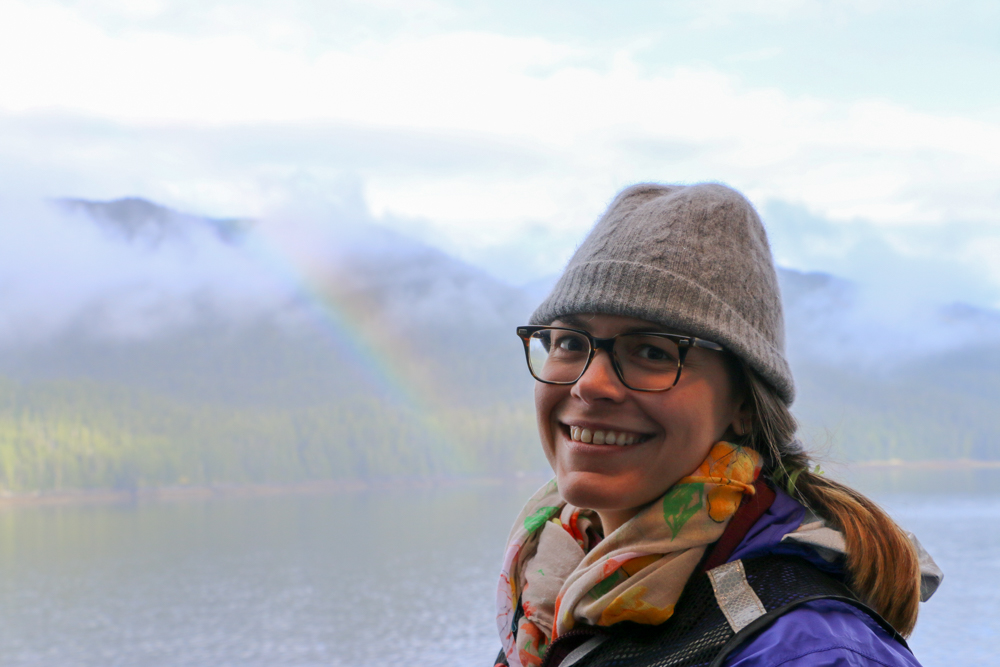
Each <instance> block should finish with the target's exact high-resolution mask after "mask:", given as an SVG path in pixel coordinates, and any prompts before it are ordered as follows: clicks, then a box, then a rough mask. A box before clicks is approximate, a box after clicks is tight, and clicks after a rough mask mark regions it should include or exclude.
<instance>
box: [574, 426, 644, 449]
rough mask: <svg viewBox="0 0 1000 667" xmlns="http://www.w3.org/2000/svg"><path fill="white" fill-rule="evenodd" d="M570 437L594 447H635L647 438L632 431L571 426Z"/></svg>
mask: <svg viewBox="0 0 1000 667" xmlns="http://www.w3.org/2000/svg"><path fill="white" fill-rule="evenodd" d="M568 428H569V437H570V439H571V440H574V441H576V442H583V443H587V444H594V445H618V446H619V447H624V446H625V445H634V444H635V443H637V442H642V441H643V440H645V439H646V437H647V436H645V435H643V434H642V433H632V432H630V431H611V430H607V429H590V428H584V427H582V426H569V427H568Z"/></svg>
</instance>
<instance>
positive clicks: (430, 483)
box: [0, 473, 551, 510]
mask: <svg viewBox="0 0 1000 667" xmlns="http://www.w3.org/2000/svg"><path fill="white" fill-rule="evenodd" d="M550 477H551V475H546V474H542V473H523V474H516V475H507V476H490V477H486V476H470V477H426V478H401V479H400V478H395V479H393V478H384V479H372V480H336V479H334V480H314V481H309V482H292V483H288V484H214V485H205V486H196V485H191V486H150V487H143V488H137V489H73V490H64V491H34V492H30V493H9V492H7V493H0V510H3V509H6V508H12V507H44V506H63V505H104V504H135V503H147V502H175V501H185V500H209V499H221V498H267V497H275V496H321V495H334V494H341V493H358V492H362V491H378V490H383V489H399V488H405V489H427V488H441V487H447V486H470V485H500V484H504V483H510V482H520V481H527V480H532V479H537V480H538V483H539V484H542V483H544V482H545V481H546V480H548V479H549V478H550Z"/></svg>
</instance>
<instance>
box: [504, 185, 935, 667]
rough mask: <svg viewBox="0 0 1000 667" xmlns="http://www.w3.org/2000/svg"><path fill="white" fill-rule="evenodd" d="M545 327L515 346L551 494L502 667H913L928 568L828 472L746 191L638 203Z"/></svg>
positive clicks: (519, 546) (567, 288)
mask: <svg viewBox="0 0 1000 667" xmlns="http://www.w3.org/2000/svg"><path fill="white" fill-rule="evenodd" d="M531 320H532V323H531V325H527V326H523V327H519V328H518V330H517V334H518V336H519V337H520V338H521V339H522V341H523V342H524V349H525V356H526V358H527V362H528V370H529V371H530V372H531V374H532V376H533V377H534V378H535V380H537V383H536V385H535V407H536V410H537V416H538V430H539V434H540V436H541V442H542V447H543V449H544V451H545V455H546V456H547V458H548V460H549V463H550V464H551V466H552V470H553V472H554V473H555V478H554V479H553V480H552V482H550V483H549V484H547V485H546V486H545V487H543V488H542V489H540V490H539V491H538V492H537V493H536V494H535V496H533V497H532V499H531V500H529V502H528V504H527V505H526V506H525V508H524V509H523V510H522V513H521V516H520V517H519V518H518V520H517V522H516V523H515V525H514V528H513V530H512V531H511V534H510V538H509V540H508V545H507V551H506V554H505V559H504V565H503V571H502V575H501V580H500V586H499V590H498V595H497V605H498V606H497V623H498V628H499V631H500V638H501V641H502V643H503V650H502V651H501V653H500V656H499V658H498V664H500V665H510V666H512V667H516V666H522V665H523V666H527V665H546V666H550V667H555V666H557V665H560V666H561V667H568V666H569V665H576V666H582V665H593V666H597V665H637V666H638V665H709V664H711V665H733V666H736V665H739V666H742V667H748V666H750V665H755V666H756V665H760V666H763V665H796V666H799V667H805V666H806V665H809V666H813V665H841V664H852V665H869V664H870V665H893V666H896V665H916V664H917V662H916V660H915V659H914V657H913V655H912V654H911V653H910V652H909V650H908V649H907V647H906V643H905V641H904V640H903V637H902V635H905V634H909V632H910V631H912V629H913V625H914V623H915V622H916V614H917V603H918V599H919V597H920V594H921V587H922V586H921V560H920V558H921V556H922V555H925V554H922V550H921V549H920V548H919V545H918V544H916V542H915V541H911V540H910V539H908V538H907V536H906V535H905V534H904V533H903V532H902V530H901V529H900V528H899V527H898V526H896V524H895V523H893V522H892V520H891V519H889V518H888V516H886V515H885V514H884V513H883V512H882V511H881V510H880V509H879V508H878V507H877V506H875V505H874V503H872V502H871V501H869V500H868V499H867V498H865V497H864V496H861V495H860V494H858V493H857V492H855V491H853V490H851V489H849V488H847V487H844V486H841V485H839V484H837V483H835V482H832V481H829V480H826V479H824V478H823V477H821V476H819V475H817V474H815V473H813V472H811V471H810V462H809V458H808V456H807V454H806V453H805V452H804V451H803V449H802V447H801V445H800V444H799V442H798V441H797V440H796V439H795V438H794V434H795V421H794V419H793V418H792V416H791V414H790V412H789V410H788V406H789V404H790V403H791V401H792V399H793V397H794V384H793V381H792V375H791V371H790V369H789V367H788V363H787V362H786V360H785V356H784V324H783V318H782V310H781V297H780V294H779V292H778V285H777V280H776V276H775V270H774V264H773V260H772V258H771V252H770V248H769V246H768V241H767V235H766V233H765V231H764V228H763V226H762V224H761V222H760V219H759V218H758V216H757V214H756V212H755V211H754V209H753V207H752V206H751V205H750V203H749V202H748V201H747V200H746V199H744V198H743V197H742V195H740V194H739V193H737V192H735V191H733V190H731V189H729V188H727V187H724V186H721V185H714V184H706V185H695V186H668V185H655V184H645V185H637V186H633V187H631V188H628V189H627V190H625V191H624V192H622V193H621V194H620V195H619V196H618V197H617V198H616V199H615V201H614V202H613V203H612V204H611V206H610V208H609V209H608V211H607V212H606V213H605V214H604V216H603V217H602V218H601V220H600V221H599V222H598V224H597V226H596V227H595V228H594V230H593V231H592V232H591V233H590V235H589V236H588V237H587V239H586V241H585V242H584V243H583V245H582V246H581V247H580V248H579V250H578V251H577V252H576V254H575V255H574V257H573V258H572V259H571V260H570V263H569V266H568V267H567V269H566V271H565V273H564V274H563V276H562V278H561V279H560V280H559V282H558V283H557V284H556V286H555V288H554V289H553V291H552V293H551V294H550V295H549V296H548V298H547V299H546V300H545V301H544V302H543V303H542V304H541V306H539V308H538V309H537V310H536V311H535V313H534V315H533V316H532V318H531ZM925 569H926V571H927V572H926V578H925V581H924V582H923V583H924V586H923V588H924V593H925V594H927V595H929V593H930V592H932V590H933V588H934V586H936V583H937V581H938V580H939V579H940V576H939V575H940V572H939V571H936V568H935V567H934V566H933V563H932V562H930V561H929V558H928V559H927V562H926V568H925Z"/></svg>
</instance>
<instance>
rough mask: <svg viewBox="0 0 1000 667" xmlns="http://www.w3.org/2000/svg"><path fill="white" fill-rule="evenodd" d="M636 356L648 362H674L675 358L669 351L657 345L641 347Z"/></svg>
mask: <svg viewBox="0 0 1000 667" xmlns="http://www.w3.org/2000/svg"><path fill="white" fill-rule="evenodd" d="M636 356H637V357H639V358H640V359H645V360H647V361H674V360H675V357H674V355H672V354H671V353H670V352H668V351H667V350H665V349H663V348H661V347H657V346H656V345H641V346H639V348H638V349H636Z"/></svg>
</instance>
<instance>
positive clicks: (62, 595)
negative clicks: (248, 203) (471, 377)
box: [0, 471, 1000, 667]
mask: <svg viewBox="0 0 1000 667" xmlns="http://www.w3.org/2000/svg"><path fill="white" fill-rule="evenodd" d="M898 473H899V471H895V472H894V473H893V474H892V475H888V474H883V473H882V472H877V471H876V472H873V471H865V472H864V473H862V474H859V475H855V477H854V481H855V482H856V483H857V484H858V485H859V486H861V487H862V488H864V489H865V490H866V491H868V492H870V493H873V495H875V496H876V498H877V499H879V500H880V501H881V502H882V503H883V504H884V505H885V506H886V507H887V508H888V509H889V510H890V512H891V513H892V514H893V515H894V516H895V517H896V518H897V519H898V520H899V521H900V522H901V523H902V524H903V525H904V526H905V527H906V528H908V529H910V530H912V531H914V532H915V533H917V534H918V535H919V537H920V539H921V541H922V542H923V543H924V545H925V546H926V547H927V549H928V550H929V551H930V552H931V553H932V554H933V555H934V557H935V558H936V559H937V561H938V563H939V564H940V565H941V566H942V568H943V569H944V570H945V573H946V580H945V585H944V586H943V587H942V589H941V590H940V591H939V593H938V594H937V595H936V596H935V598H934V599H933V600H932V601H931V602H929V603H928V604H926V605H924V607H923V611H922V615H921V620H920V623H919V625H918V628H917V632H916V633H915V635H914V637H913V640H912V642H911V644H912V646H913V647H914V651H915V653H916V654H917V656H918V657H919V658H920V659H921V661H922V662H923V664H925V665H927V666H928V667H931V666H942V667H943V666H946V665H947V666H948V667H951V665H955V664H977V665H991V664H997V665H1000V660H998V659H997V658H996V657H994V654H995V650H994V647H995V646H996V642H997V639H998V632H1000V614H998V611H1000V596H998V595H997V592H996V591H997V590H1000V549H998V547H1000V491H997V489H1000V484H998V483H997V482H1000V473H998V472H997V471H977V472H976V473H974V474H970V473H967V472H961V471H948V472H947V473H942V474H936V475H934V474H932V475H924V476H921V475H920V474H917V475H909V476H908V475H906V474H902V476H900V474H898ZM886 475H888V476H886ZM893 475H895V476H893ZM537 482H538V480H531V481H523V482H511V483H508V484H490V485H484V484H464V485H456V484H453V485H447V486H443V487H440V488H394V489H393V488H389V489H381V490H371V491H359V492H351V493H339V494H337V493H330V494H327V495H311V496H280V497H266V498H230V499H211V500H189V501H171V502H145V503H143V502H140V503H136V504H105V505H92V506H61V507H17V508H6V509H4V510H2V511H0V664H2V665H4V666H5V667H42V666H46V667H48V666H53V667H55V666H59V667H76V666H79V667H112V666H121V667H181V666H184V667H187V666H191V667H194V666H197V667H217V666H218V667H221V666H227V665H232V666H246V667H256V666H260V667H263V666H265V665H289V666H295V667H307V666H308V667H311V666H314V665H315V666H318V665H334V666H336V665H351V666H357V665H366V666H367V665H370V666H373V667H376V666H381V665H386V666H388V665H393V666H398V665H401V664H410V663H412V664H420V665H430V666H442V667H444V666H448V667H451V666H455V667H458V666H463V667H464V666H466V665H492V663H491V662H490V661H491V659H492V658H493V657H494V656H495V655H496V651H497V647H498V642H497V639H496V631H495V626H494V623H493V606H492V605H493V598H494V590H495V585H496V572H497V568H498V566H499V559H500V555H501V550H502V547H503V543H504V540H505V538H506V535H507V531H508V529H509V527H510V524H511V522H512V521H513V519H514V517H515V515H516V514H517V512H518V510H519V509H520V506H521V503H522V502H523V500H524V499H525V498H527V496H528V495H530V494H531V492H532V491H533V490H534V488H535V487H536V486H537Z"/></svg>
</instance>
